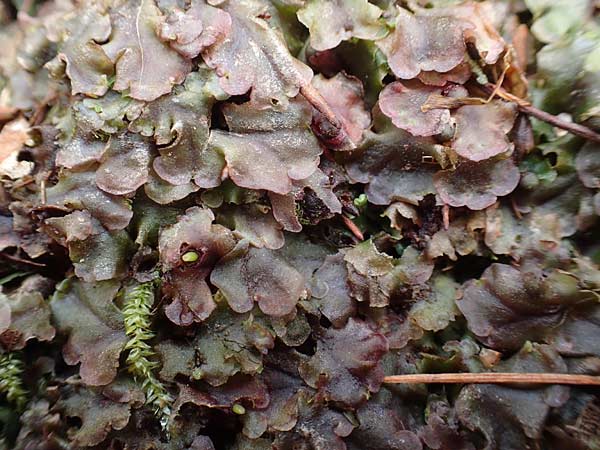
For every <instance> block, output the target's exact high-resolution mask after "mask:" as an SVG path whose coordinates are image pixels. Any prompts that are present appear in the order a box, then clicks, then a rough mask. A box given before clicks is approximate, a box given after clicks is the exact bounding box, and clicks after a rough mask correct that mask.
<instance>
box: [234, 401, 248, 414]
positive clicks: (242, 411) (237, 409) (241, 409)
mask: <svg viewBox="0 0 600 450" xmlns="http://www.w3.org/2000/svg"><path fill="white" fill-rule="evenodd" d="M231 410H232V411H233V412H234V413H235V414H238V415H240V416H241V415H242V414H246V408H244V407H243V406H242V405H240V404H239V403H234V405H233V406H232V407H231Z"/></svg>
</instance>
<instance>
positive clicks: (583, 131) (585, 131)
mask: <svg viewBox="0 0 600 450" xmlns="http://www.w3.org/2000/svg"><path fill="white" fill-rule="evenodd" d="M482 87H483V89H484V90H485V91H486V92H487V93H489V94H490V95H491V94H492V93H495V94H496V95H498V96H499V97H500V98H503V99H504V100H507V101H511V102H513V103H516V104H517V107H518V108H519V111H521V112H522V113H524V114H527V115H528V116H531V117H535V118H536V119H539V120H541V121H543V122H546V123H549V124H550V125H553V126H555V127H557V128H561V129H563V130H566V131H568V132H569V133H572V134H574V135H576V136H580V137H582V138H584V139H587V140H588V141H592V142H597V143H600V134H598V133H596V132H595V131H593V130H591V129H590V128H588V127H586V126H584V125H580V124H578V123H574V122H566V121H564V120H562V119H559V118H558V117H557V116H554V115H552V114H550V113H547V112H546V111H542V110H541V109H538V108H536V107H535V106H532V105H531V104H529V103H528V102H526V101H525V100H523V99H520V98H518V97H515V96H514V95H511V94H510V93H508V92H506V91H505V90H504V89H502V88H500V89H496V86H493V85H488V86H482Z"/></svg>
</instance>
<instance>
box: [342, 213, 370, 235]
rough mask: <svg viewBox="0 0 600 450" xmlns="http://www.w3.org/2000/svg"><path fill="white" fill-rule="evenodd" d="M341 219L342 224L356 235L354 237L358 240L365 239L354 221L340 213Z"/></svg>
mask: <svg viewBox="0 0 600 450" xmlns="http://www.w3.org/2000/svg"><path fill="white" fill-rule="evenodd" d="M342 220H343V221H344V224H345V225H346V227H347V228H348V229H349V230H350V231H351V232H352V234H353V235H354V236H355V237H356V239H358V240H359V241H364V240H365V237H364V236H363V234H362V231H360V228H358V227H357V226H356V224H355V223H354V222H352V221H351V220H350V219H349V218H348V217H346V216H344V215H343V214H342Z"/></svg>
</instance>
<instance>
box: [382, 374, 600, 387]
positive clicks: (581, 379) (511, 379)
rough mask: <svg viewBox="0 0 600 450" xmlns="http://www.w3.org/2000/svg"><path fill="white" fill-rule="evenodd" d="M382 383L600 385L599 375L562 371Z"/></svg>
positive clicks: (407, 377)
mask: <svg viewBox="0 0 600 450" xmlns="http://www.w3.org/2000/svg"><path fill="white" fill-rule="evenodd" d="M383 382H384V383H389V384H418V383H448V384H452V383H458V384H512V383H525V384H571V385H587V386H600V377H598V376H592V375H572V374H563V373H503V372H484V373H432V374H428V373H420V374H410V375H392V376H389V377H385V378H384V380H383Z"/></svg>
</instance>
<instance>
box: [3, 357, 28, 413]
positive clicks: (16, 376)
mask: <svg viewBox="0 0 600 450" xmlns="http://www.w3.org/2000/svg"><path fill="white" fill-rule="evenodd" d="M22 375H23V362H22V361H21V360H20V359H19V358H17V357H16V356H15V354H14V353H4V354H2V355H0V393H1V394H5V395H6V399H7V400H8V401H9V402H10V403H12V404H14V405H15V406H16V407H17V409H19V410H22V409H23V408H24V407H25V404H26V403H27V391H26V390H25V388H24V387H23V380H22Z"/></svg>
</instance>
